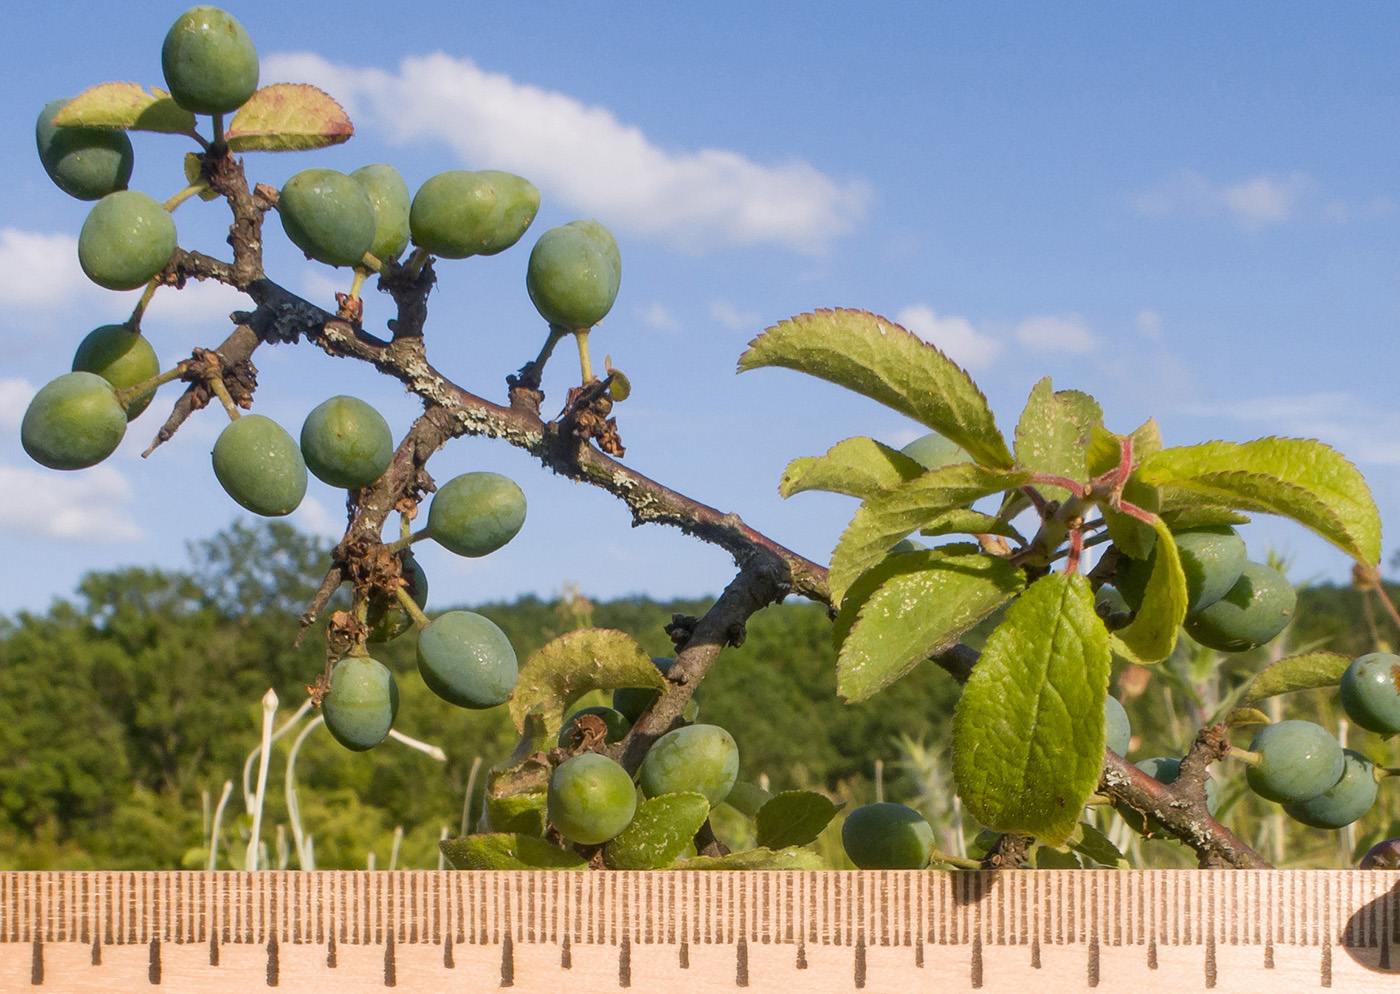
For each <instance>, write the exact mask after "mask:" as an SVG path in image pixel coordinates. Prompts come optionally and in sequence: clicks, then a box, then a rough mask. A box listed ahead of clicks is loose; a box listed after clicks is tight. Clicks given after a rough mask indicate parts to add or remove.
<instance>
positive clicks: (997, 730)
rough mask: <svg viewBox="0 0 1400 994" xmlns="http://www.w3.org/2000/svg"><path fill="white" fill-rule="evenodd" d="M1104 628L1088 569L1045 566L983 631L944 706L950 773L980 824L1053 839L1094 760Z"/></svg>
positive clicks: (1069, 818)
mask: <svg viewBox="0 0 1400 994" xmlns="http://www.w3.org/2000/svg"><path fill="white" fill-rule="evenodd" d="M1110 659H1111V656H1110V653H1109V648H1108V633H1107V632H1106V631H1105V629H1104V627H1103V623H1102V622H1101V621H1100V620H1099V618H1098V616H1097V615H1095V614H1094V595H1093V590H1092V589H1091V587H1090V585H1089V581H1088V579H1086V578H1085V577H1084V576H1082V575H1078V574H1075V575H1073V576H1066V575H1065V574H1063V573H1051V574H1050V575H1048V576H1046V577H1043V578H1041V579H1040V580H1037V581H1036V582H1035V583H1032V584H1031V585H1030V586H1029V587H1027V588H1026V592H1025V593H1024V594H1022V595H1021V596H1020V597H1019V598H1018V599H1017V600H1016V601H1015V602H1013V603H1012V605H1011V607H1010V608H1008V609H1007V612H1006V617H1005V619H1003V621H1002V623H1001V624H1000V625H998V626H997V628H996V630H995V631H994V632H992V634H991V636H990V637H989V638H988V639H987V644H986V646H985V647H984V648H983V650H982V656H981V658H980V659H979V660H978V661H977V665H976V666H974V667H973V669H972V675H971V677H969V679H968V681H967V684H966V686H964V687H963V691H962V696H961V697H960V698H959V700H958V706H957V709H956V710H955V712H954V715H953V775H954V777H955V778H956V780H957V784H958V793H959V795H960V796H961V797H962V799H963V803H964V804H965V805H966V806H967V810H968V813H969V814H971V815H972V816H973V817H974V818H976V819H977V820H978V821H979V822H981V823H982V824H983V825H986V826H987V827H988V828H992V829H996V830H999V831H1004V832H1023V833H1025V834H1028V835H1034V836H1035V837H1036V838H1038V839H1040V840H1041V841H1042V842H1044V843H1046V844H1048V845H1055V846H1059V845H1063V844H1064V843H1065V842H1066V840H1068V838H1069V836H1070V834H1071V833H1072V832H1073V831H1074V826H1075V825H1076V824H1078V822H1079V815H1080V812H1081V811H1082V810H1083V809H1084V803H1085V802H1086V801H1087V800H1088V798H1089V795H1090V794H1092V793H1093V791H1094V789H1095V787H1096V786H1097V785H1098V782H1099V775H1100V773H1101V772H1102V769H1103V755H1104V713H1103V702H1104V698H1105V697H1106V696H1107V694H1108V671H1109V663H1110Z"/></svg>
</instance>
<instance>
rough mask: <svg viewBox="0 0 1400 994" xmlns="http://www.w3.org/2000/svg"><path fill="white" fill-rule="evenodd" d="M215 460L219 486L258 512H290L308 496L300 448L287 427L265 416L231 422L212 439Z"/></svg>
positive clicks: (262, 513)
mask: <svg viewBox="0 0 1400 994" xmlns="http://www.w3.org/2000/svg"><path fill="white" fill-rule="evenodd" d="M213 459H214V475H215V476H216V477H218V478H219V483H220V485H222V486H223V488H224V490H225V491H226V492H227V493H228V495H229V496H230V497H232V498H233V499H234V500H236V501H237V502H238V503H239V504H241V505H243V506H244V507H246V508H247V509H248V510H250V511H252V512H253V513H254V514H261V515H263V516H265V517H270V518H275V517H281V516H282V515H284V514H291V513H292V512H293V511H295V510H296V509H297V505H298V504H300V503H301V499H302V498H303V497H305V496H306V463H305V462H303V461H302V458H301V449H299V448H298V447H297V443H296V441H295V440H294V439H293V438H292V436H291V435H289V434H287V431H286V429H284V428H283V427H282V426H281V425H279V424H278V423H277V422H276V421H273V420H272V419H271V418H267V417H264V416H263V415H261V414H245V415H243V416H242V417H241V418H239V419H238V420H236V421H231V422H229V423H228V425H227V426H226V427H225V428H224V430H223V431H222V432H220V433H219V440H218V441H217V442H215V443H214V452H213Z"/></svg>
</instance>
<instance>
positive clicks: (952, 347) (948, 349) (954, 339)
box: [894, 304, 1005, 369]
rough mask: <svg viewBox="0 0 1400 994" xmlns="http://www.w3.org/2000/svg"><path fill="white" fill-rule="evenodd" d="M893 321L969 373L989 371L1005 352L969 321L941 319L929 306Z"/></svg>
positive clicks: (909, 310) (916, 306) (914, 307)
mask: <svg viewBox="0 0 1400 994" xmlns="http://www.w3.org/2000/svg"><path fill="white" fill-rule="evenodd" d="M894 319H895V321H897V322H899V324H901V325H902V326H904V327H905V328H907V329H909V330H910V331H912V332H913V333H914V334H916V335H918V336H919V337H920V338H922V339H923V340H924V341H926V342H928V343H929V344H930V345H934V346H937V347H938V348H939V349H941V350H942V351H943V352H944V353H945V354H946V355H947V356H948V358H949V359H952V360H953V361H954V362H956V363H957V364H958V365H959V366H963V367H966V368H967V369H986V368H987V367H988V366H990V365H991V364H992V363H993V362H995V361H996V360H997V358H998V357H999V356H1000V355H1001V353H1002V350H1003V349H1004V348H1005V346H1004V345H1003V343H1001V342H999V341H997V340H996V339H995V338H992V337H991V336H990V335H984V334H982V333H981V332H979V331H977V330H976V329H974V328H973V327H972V322H971V321H969V320H968V319H967V318H962V317H939V316H938V315H937V314H935V313H934V312H933V308H931V307H929V306H927V305H926V304H912V305H910V306H909V307H906V308H904V310H902V311H900V312H899V313H898V314H896V315H895V316H894Z"/></svg>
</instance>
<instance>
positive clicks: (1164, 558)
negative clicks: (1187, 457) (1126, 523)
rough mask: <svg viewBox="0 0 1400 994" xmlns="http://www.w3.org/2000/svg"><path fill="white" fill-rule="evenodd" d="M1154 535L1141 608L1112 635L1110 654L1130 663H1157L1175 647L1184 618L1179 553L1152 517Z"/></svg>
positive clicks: (1183, 580) (1183, 577)
mask: <svg viewBox="0 0 1400 994" xmlns="http://www.w3.org/2000/svg"><path fill="white" fill-rule="evenodd" d="M1153 528H1154V530H1155V531H1156V533H1157V543H1156V552H1157V554H1156V556H1155V558H1154V559H1153V563H1152V574H1151V576H1149V577H1148V578H1147V586H1146V588H1145V589H1144V591H1143V595H1142V607H1141V608H1139V609H1138V612H1137V615H1136V616H1135V617H1134V618H1133V620H1132V623H1131V624H1129V625H1128V626H1127V627H1126V628H1120V629H1119V630H1118V631H1116V632H1114V633H1113V636H1112V645H1113V651H1114V652H1116V653H1118V654H1119V655H1120V656H1122V657H1123V658H1125V659H1127V660H1129V661H1131V662H1134V663H1144V664H1150V663H1159V662H1161V661H1162V660H1163V659H1166V658H1167V657H1168V656H1170V655H1171V653H1172V650H1173V649H1174V648H1176V639H1177V635H1178V633H1179V630H1180V628H1181V622H1182V621H1183V620H1185V618H1186V604H1187V595H1186V574H1185V572H1183V571H1182V568H1181V554H1180V553H1179V552H1177V549H1176V540H1175V539H1174V538H1173V537H1172V533H1171V531H1170V529H1168V528H1167V525H1166V522H1164V521H1163V520H1162V519H1161V518H1156V517H1154V521H1153Z"/></svg>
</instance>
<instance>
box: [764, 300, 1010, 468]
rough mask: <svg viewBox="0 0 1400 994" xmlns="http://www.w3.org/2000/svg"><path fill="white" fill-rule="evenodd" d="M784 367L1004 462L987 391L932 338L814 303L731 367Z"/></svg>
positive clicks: (989, 461) (987, 462) (984, 458)
mask: <svg viewBox="0 0 1400 994" xmlns="http://www.w3.org/2000/svg"><path fill="white" fill-rule="evenodd" d="M760 366H785V367H787V368H788V369H795V370H798V371H799V372H803V373H809V374H811V375H812V376H816V377H818V378H820V379H823V380H827V381H829V382H831V383H835V384H837V385H838V386H843V387H845V388H847V389H848V390H854V391H855V392H856V393H859V394H862V395H864V396H866V397H870V398H871V399H873V400H878V401H879V402H880V403H882V404H884V405H886V406H888V407H892V408H894V409H895V410H896V411H899V412H900V413H902V414H907V415H908V416H909V417H911V418H913V419H914V420H915V421H918V422H919V423H920V424H922V425H925V426H927V427H929V428H932V429H933V430H934V431H936V432H938V433H939V434H941V435H944V436H946V437H947V438H950V439H952V440H953V441H954V442H956V443H957V444H958V445H961V446H962V447H963V448H964V449H966V450H967V451H968V453H969V454H970V455H971V456H972V458H973V459H975V460H976V461H977V462H979V463H981V464H982V465H984V466H992V467H997V468H1001V469H1007V468H1010V466H1011V465H1012V458H1011V453H1010V451H1009V450H1008V449H1007V447H1006V440H1005V439H1004V438H1002V435H1001V432H1000V431H998V430H997V426H996V419H995V418H994V417H993V416H992V409H991V408H990V407H989V406H988V405H987V398H986V397H984V396H983V395H982V391H980V390H979V389H977V385H976V384H975V383H973V382H972V378H971V377H970V376H968V375H967V373H966V372H964V371H963V369H962V368H961V367H960V366H958V365H957V363H955V362H953V360H951V359H949V358H948V357H947V356H946V355H944V354H943V353H942V352H940V351H939V350H938V349H936V348H934V347H933V346H932V345H930V344H928V343H927V342H925V341H923V340H922V339H920V338H919V337H918V336H916V335H913V334H911V333H910V332H908V331H906V330H905V329H903V328H901V327H900V326H899V325H897V324H895V323H894V322H893V321H889V320H886V319H885V318H882V317H879V316H878V315H875V314H871V313H870V312H869V311H856V310H846V309H838V310H821V311H817V312H815V313H811V314H801V315H798V316H797V317H795V318H791V319H789V320H787V321H783V322H780V323H779V324H776V325H774V326H773V327H771V328H769V329H768V330H767V331H765V332H764V333H763V334H762V335H759V336H758V337H757V338H755V339H754V340H753V341H752V342H750V343H749V348H748V351H746V352H745V353H744V354H743V355H742V356H740V357H739V371H740V372H743V371H744V370H748V369H757V368H758V367H760Z"/></svg>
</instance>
